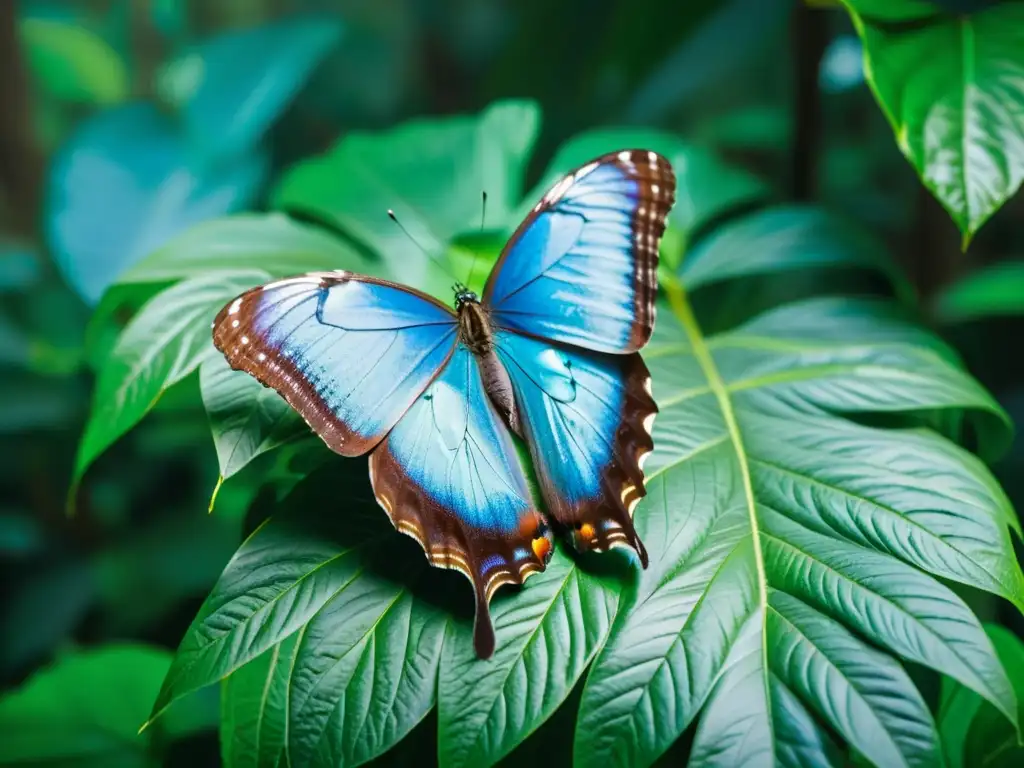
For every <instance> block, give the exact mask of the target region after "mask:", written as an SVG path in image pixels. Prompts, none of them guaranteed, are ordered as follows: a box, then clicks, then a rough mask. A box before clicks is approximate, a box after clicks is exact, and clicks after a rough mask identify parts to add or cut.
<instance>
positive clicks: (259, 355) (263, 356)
mask: <svg viewBox="0 0 1024 768" xmlns="http://www.w3.org/2000/svg"><path fill="white" fill-rule="evenodd" d="M256 358H257V359H258V360H259V361H260V362H261V363H262V362H263V361H264V360H266V359H267V356H266V355H265V354H263V353H262V352H260V353H259V354H258V355H256Z"/></svg>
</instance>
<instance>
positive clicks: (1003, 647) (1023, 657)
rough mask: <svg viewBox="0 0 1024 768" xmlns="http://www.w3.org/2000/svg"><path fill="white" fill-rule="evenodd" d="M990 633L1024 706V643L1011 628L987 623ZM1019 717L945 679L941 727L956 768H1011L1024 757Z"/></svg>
mask: <svg viewBox="0 0 1024 768" xmlns="http://www.w3.org/2000/svg"><path fill="white" fill-rule="evenodd" d="M985 631H986V632H987V633H988V635H989V637H990V638H991V640H992V643H993V645H994V646H995V649H996V653H998V654H999V660H1000V661H1001V662H1002V664H1003V667H1004V668H1005V669H1006V671H1007V672H1008V673H1009V675H1010V681H1011V682H1012V683H1013V688H1014V691H1015V692H1016V695H1017V704H1018V707H1021V706H1022V705H1024V642H1022V641H1021V640H1020V638H1018V637H1017V636H1016V635H1015V634H1014V633H1013V632H1012V631H1011V630H1009V629H1007V628H1006V627H1001V626H999V625H996V624H987V625H986V626H985ZM1019 722H1020V711H1019V710H1018V712H1017V717H1016V718H1010V719H1007V717H1006V715H1005V713H1002V712H1000V711H999V710H998V709H996V708H995V707H993V706H992V705H991V704H990V703H988V702H986V701H983V700H982V699H981V698H980V697H979V696H978V695H977V694H975V693H974V692H972V691H970V690H969V689H967V688H965V687H964V686H963V685H962V684H960V683H959V682H956V681H955V680H953V679H952V678H951V677H946V678H943V680H942V703H941V706H940V709H939V726H940V729H941V732H942V738H943V743H944V744H945V745H946V746H947V754H948V755H949V758H950V764H951V765H952V766H953V768H959V766H974V765H984V766H996V767H998V768H1002V767H1003V766H1005V768H1011V766H1016V765H1020V763H1021V760H1022V759H1024V747H1022V746H1021V745H1020V742H1019V740H1018V732H1017V727H1016V724H1017V723H1019Z"/></svg>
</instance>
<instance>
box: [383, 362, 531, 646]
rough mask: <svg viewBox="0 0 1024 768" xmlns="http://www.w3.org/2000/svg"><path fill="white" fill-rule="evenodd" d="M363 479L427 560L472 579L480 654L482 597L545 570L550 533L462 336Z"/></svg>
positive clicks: (484, 618) (485, 600)
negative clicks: (416, 542)
mask: <svg viewBox="0 0 1024 768" xmlns="http://www.w3.org/2000/svg"><path fill="white" fill-rule="evenodd" d="M370 480H371V482H372V484H373V489H374V493H375V494H376V496H377V499H378V501H379V502H380V504H381V506H382V507H383V508H384V509H385V510H386V511H387V513H388V516H389V517H390V518H391V521H392V522H393V523H394V525H395V527H396V528H398V530H400V531H402V532H403V533H406V534H408V535H410V536H412V537H413V538H414V539H416V540H417V541H418V542H419V543H420V545H421V546H422V547H423V549H424V551H425V552H426V553H427V557H428V558H429V560H430V562H431V563H432V564H433V565H435V566H438V567H441V568H452V569H455V570H458V571H460V572H461V573H463V574H464V575H465V576H466V577H467V578H469V580H470V582H472V584H473V588H474V591H475V594H476V621H475V623H474V645H475V647H476V651H477V654H478V655H479V656H480V657H481V658H487V657H489V656H490V655H491V653H492V652H493V650H494V630H493V628H492V624H491V619H490V612H489V607H488V606H489V603H490V600H491V597H492V596H493V594H494V592H495V590H496V589H497V588H498V587H500V586H501V585H503V584H522V583H523V581H524V580H525V579H526V578H527V577H528V576H529V575H531V574H533V573H536V572H538V571H542V570H544V566H545V565H546V563H547V561H548V559H549V558H550V555H551V534H550V533H549V531H548V527H547V524H546V522H545V521H544V518H543V516H542V515H541V513H540V512H539V511H538V510H537V508H536V505H535V504H534V502H533V500H532V498H531V496H530V493H529V490H528V487H527V483H526V478H525V476H524V474H523V469H522V466H521V465H520V463H519V459H518V456H517V455H516V451H515V447H514V445H513V444H512V441H511V438H510V437H509V434H508V432H507V430H506V428H505V426H504V425H503V424H502V423H501V420H500V418H499V416H498V414H497V413H496V411H495V409H494V406H493V405H492V404H491V402H490V400H489V398H488V396H487V394H486V392H485V390H484V383H483V379H482V377H481V374H480V369H479V365H478V362H477V359H476V358H475V357H474V355H473V354H472V353H471V352H470V351H469V350H468V349H467V348H466V347H465V346H463V345H461V344H460V345H459V346H458V347H457V348H456V350H455V352H454V354H453V355H452V358H451V360H450V361H449V363H448V364H447V365H446V366H445V368H444V370H443V371H442V372H441V373H440V375H439V376H438V377H437V379H435V380H434V382H433V383H431V385H430V386H429V387H428V388H427V389H426V391H425V392H424V393H423V394H422V395H421V396H420V398H419V399H418V400H417V401H416V403H415V404H414V405H413V406H412V407H411V408H410V409H409V411H408V412H407V413H406V414H405V416H404V417H403V418H402V420H401V421H400V422H399V423H398V424H397V425H396V426H395V428H394V429H393V430H391V432H390V433H389V434H388V436H387V438H385V440H384V442H383V443H381V444H380V445H379V446H378V447H377V448H376V449H375V450H374V452H373V453H372V454H371V455H370Z"/></svg>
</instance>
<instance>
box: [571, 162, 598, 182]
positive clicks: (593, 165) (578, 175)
mask: <svg viewBox="0 0 1024 768" xmlns="http://www.w3.org/2000/svg"><path fill="white" fill-rule="evenodd" d="M595 168H597V163H587V164H586V165H584V166H583V167H582V168H580V169H579V170H578V171H576V181H579V180H580V179H582V178H583V177H584V176H586V175H588V174H589V173H590V172H591V171H593V170H594V169H595Z"/></svg>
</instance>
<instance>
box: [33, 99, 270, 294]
mask: <svg viewBox="0 0 1024 768" xmlns="http://www.w3.org/2000/svg"><path fill="white" fill-rule="evenodd" d="M265 165H266V163H265V159H264V158H263V157H262V156H261V155H258V154H249V155H245V156H241V157H239V158H236V159H231V160H224V161H219V162H214V161H211V160H209V159H203V158H200V157H197V156H196V154H195V152H194V150H193V148H191V147H190V146H189V145H188V144H187V143H186V142H185V141H184V140H183V139H182V137H181V136H180V133H179V131H178V130H177V127H176V126H175V124H174V122H173V121H172V120H171V119H170V118H169V117H167V116H166V115H164V114H162V113H160V112H158V111H157V109H156V107H154V106H153V105H152V104H148V103H135V104H126V105H123V106H121V107H117V108H115V109H111V110H106V111H103V112H100V113H98V114H96V115H93V116H92V117H90V118H89V119H88V120H86V121H84V122H83V123H82V124H80V125H79V126H78V128H77V129H76V131H75V133H74V135H72V136H71V138H70V139H69V140H68V142H67V143H66V144H65V145H64V146H63V147H62V148H61V150H60V152H59V153H58V154H57V156H56V157H55V159H54V161H53V163H52V164H51V166H50V169H49V172H48V177H47V197H46V210H45V218H46V220H45V232H46V237H47V240H48V242H49V245H50V247H51V248H52V249H53V252H54V258H55V259H56V262H57V266H58V267H59V268H60V270H61V271H62V272H63V274H64V276H65V278H66V279H67V280H68V282H69V283H70V284H71V286H72V287H73V288H74V289H75V290H76V291H77V292H78V293H79V294H80V295H81V296H82V297H83V298H84V299H85V300H86V301H87V302H89V303H91V304H95V303H96V302H97V301H98V300H99V298H100V296H101V295H102V294H103V292H104V290H105V289H106V288H107V287H108V286H109V285H111V284H112V283H113V282H114V281H115V279H116V277H117V275H118V274H119V273H120V272H122V271H123V270H124V269H126V268H128V267H130V266H131V265H133V264H135V263H136V262H138V261H139V260H140V259H142V258H143V257H144V256H146V255H147V254H148V253H150V251H153V250H155V249H156V248H159V247H160V246H162V245H164V243H166V242H167V241H168V240H170V239H171V238H172V237H174V236H175V235H178V234H179V233H181V232H183V231H184V230H186V229H188V228H189V227H190V226H192V225H193V224H196V223H198V222H201V221H205V220H207V219H211V218H215V217H218V216H223V215H224V214H227V213H231V212H233V211H238V210H240V209H243V208H246V207H248V206H249V204H250V203H251V202H252V201H253V200H254V199H255V197H256V195H257V193H258V192H259V188H260V184H261V182H262V179H263V176H264V173H265V170H266V168H265ZM98 190H100V191H98Z"/></svg>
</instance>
